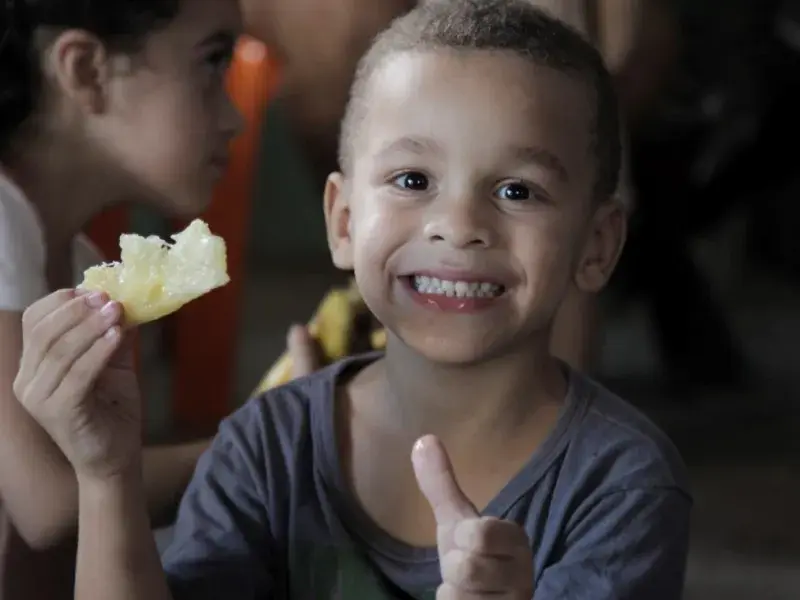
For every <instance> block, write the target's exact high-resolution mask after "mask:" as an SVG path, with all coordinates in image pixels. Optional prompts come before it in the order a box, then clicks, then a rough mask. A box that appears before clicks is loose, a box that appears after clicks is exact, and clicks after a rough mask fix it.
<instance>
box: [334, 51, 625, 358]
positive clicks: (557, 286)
mask: <svg viewBox="0 0 800 600" xmlns="http://www.w3.org/2000/svg"><path fill="white" fill-rule="evenodd" d="M366 94H367V97H366V98H365V101H366V106H367V108H366V109H365V114H364V118H363V121H361V122H360V123H359V124H358V125H357V131H356V132H355V133H354V136H353V142H352V143H353V147H352V151H353V172H352V173H351V174H349V176H348V178H347V179H346V180H343V179H342V178H341V177H340V176H338V175H334V176H332V177H331V179H330V181H329V184H328V187H327V190H326V215H327V220H328V229H329V239H330V242H331V247H332V251H333V256H334V261H335V262H336V264H337V265H338V266H339V267H342V268H349V267H353V268H354V270H355V274H356V279H357V281H358V284H359V288H360V290H361V292H362V294H363V296H364V299H365V300H366V302H367V304H368V306H369V307H370V309H371V310H372V311H373V312H374V313H375V315H376V316H377V318H378V319H379V320H380V321H381V322H382V323H384V324H385V325H386V326H387V327H389V329H390V330H391V331H393V332H394V333H395V334H396V335H398V336H399V337H400V338H401V339H403V340H404V342H405V343H407V344H409V345H410V346H411V347H413V348H415V349H416V350H418V351H419V352H421V353H422V354H423V355H425V356H427V357H428V358H430V359H432V360H435V361H441V362H446V363H470V362H474V361H477V360H482V359H486V358H489V357H491V356H494V355H497V354H499V353H502V352H503V351H505V350H506V349H507V348H509V347H513V346H515V345H516V344H518V343H520V342H524V341H527V342H528V343H529V342H530V340H531V339H532V338H531V336H532V335H534V334H542V333H544V334H545V335H539V336H538V338H537V339H540V340H542V343H543V344H546V338H547V335H546V334H547V333H548V328H549V325H550V322H551V320H552V318H553V316H554V314H555V311H556V309H557V308H558V306H559V304H560V303H561V300H562V298H563V297H564V295H565V292H566V291H567V287H568V286H569V285H571V284H575V285H577V286H578V287H579V288H581V289H584V290H585V291H596V290H598V289H600V288H601V287H602V286H603V284H604V283H605V280H606V278H607V276H608V274H609V273H610V271H611V269H612V268H613V265H614V262H615V261H616V258H617V254H618V252H619V248H620V246H621V240H622V234H623V230H624V225H622V224H621V223H622V219H621V214H620V213H619V211H617V210H613V209H610V205H609V204H605V205H603V206H602V207H600V208H595V206H594V204H593V203H592V201H591V197H592V190H593V184H594V181H595V158H594V156H593V154H592V151H591V137H590V136H591V133H592V130H593V103H592V100H591V96H590V94H588V93H587V88H586V86H585V85H584V84H582V83H581V82H580V81H577V80H575V79H572V78H570V77H568V76H566V75H564V74H562V73H559V72H557V71H554V70H551V69H547V68H544V67H536V66H533V65H532V64H531V63H530V62H529V61H526V60H525V59H523V58H520V57H517V56H515V55H512V54H508V53H491V52H461V53H455V52H426V53H404V54H398V55H395V56H393V57H390V58H389V59H388V60H387V61H386V62H385V63H384V64H383V65H382V66H381V67H379V68H378V70H377V71H376V72H375V73H374V75H373V76H372V77H371V79H370V81H369V83H368V89H367V91H366Z"/></svg>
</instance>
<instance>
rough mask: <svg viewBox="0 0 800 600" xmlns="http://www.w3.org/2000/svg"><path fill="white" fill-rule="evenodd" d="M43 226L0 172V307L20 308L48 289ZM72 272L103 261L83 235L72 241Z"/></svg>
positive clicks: (79, 275) (11, 309) (18, 309)
mask: <svg viewBox="0 0 800 600" xmlns="http://www.w3.org/2000/svg"><path fill="white" fill-rule="evenodd" d="M46 257H47V248H46V245H45V239H44V229H43V227H42V223H41V221H40V219H39V215H38V214H37V213H36V210H35V209H34V207H33V205H31V203H30V202H29V201H28V199H27V198H26V197H25V194H24V193H23V192H22V190H21V189H19V187H17V186H16V185H15V184H14V183H13V182H12V181H11V180H10V179H9V178H8V177H6V176H5V175H3V174H2V172H0V310H4V311H11V312H22V311H24V310H25V309H26V308H27V307H28V306H30V305H31V304H33V303H34V302H36V301H37V300H39V299H40V298H42V297H44V296H46V295H47V293H48V291H49V290H48V286H47V276H46V268H45V267H46V265H45V262H46ZM72 257H73V273H74V274H75V277H76V278H77V279H78V281H76V282H75V285H77V284H78V283H80V279H81V276H82V274H83V271H84V270H86V269H87V268H89V267H90V266H93V265H96V264H99V263H100V262H102V257H101V255H100V252H99V251H98V250H97V248H96V247H95V246H94V245H93V244H92V243H91V242H90V241H89V239H88V238H86V237H85V236H83V235H80V236H78V237H76V238H75V241H74V244H73V252H72Z"/></svg>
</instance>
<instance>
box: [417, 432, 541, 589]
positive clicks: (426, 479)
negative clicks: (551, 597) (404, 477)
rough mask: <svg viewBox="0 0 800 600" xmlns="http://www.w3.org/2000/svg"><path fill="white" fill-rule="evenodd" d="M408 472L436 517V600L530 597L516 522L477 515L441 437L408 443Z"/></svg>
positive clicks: (525, 545) (528, 560) (526, 546)
mask: <svg viewBox="0 0 800 600" xmlns="http://www.w3.org/2000/svg"><path fill="white" fill-rule="evenodd" d="M412 461H413V464H414V472H415V473H416V476H417V482H418V483H419V487H420V489H421V490H422V493H423V494H424V495H425V497H426V498H427V499H428V502H430V504H431V507H432V508H433V512H434V514H435V516H436V524H437V544H438V546H439V563H440V566H441V570H442V585H441V586H440V587H439V589H438V590H437V591H436V599H437V600H451V599H457V600H471V599H473V598H475V599H478V598H484V597H486V598H489V597H491V598H503V599H505V600H531V598H532V597H533V553H532V552H531V549H530V543H529V541H528V536H527V535H526V534H525V531H524V530H523V529H522V528H521V527H520V526H519V525H517V524H516V523H512V522H511V521H503V520H501V519H494V518H491V517H481V516H480V514H479V513H478V511H477V510H475V507H474V506H473V505H472V503H470V501H469V499H468V498H467V497H466V496H465V495H464V492H462V491H461V488H459V487H458V483H457V482H456V479H455V476H454V474H453V468H452V466H451V464H450V459H449V458H448V456H447V452H446V451H445V449H444V447H443V446H442V444H441V442H440V441H439V440H438V439H436V438H435V437H433V436H428V437H424V438H422V439H421V440H419V441H418V442H417V443H416V444H415V445H414V451H413V453H412Z"/></svg>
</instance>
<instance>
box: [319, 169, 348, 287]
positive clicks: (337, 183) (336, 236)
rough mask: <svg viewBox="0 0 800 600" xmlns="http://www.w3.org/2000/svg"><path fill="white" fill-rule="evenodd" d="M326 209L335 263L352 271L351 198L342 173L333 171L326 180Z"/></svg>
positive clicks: (329, 239)
mask: <svg viewBox="0 0 800 600" xmlns="http://www.w3.org/2000/svg"><path fill="white" fill-rule="evenodd" d="M324 210H325V226H326V228H327V231H328V247H329V248H330V250H331V258H333V264H334V265H336V267H337V268H339V269H343V270H346V271H350V270H352V269H353V243H352V236H351V224H350V215H351V212H350V198H349V196H348V194H347V186H346V184H345V181H344V177H343V176H342V174H341V173H332V174H331V175H329V176H328V180H327V181H326V182H325V195H324Z"/></svg>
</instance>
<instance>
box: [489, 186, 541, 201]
mask: <svg viewBox="0 0 800 600" xmlns="http://www.w3.org/2000/svg"><path fill="white" fill-rule="evenodd" d="M496 194H497V195H498V196H499V197H500V198H501V199H502V200H510V201H512V202H524V201H525V200H530V199H531V198H532V197H533V193H532V192H531V190H530V188H528V187H527V186H525V185H523V184H521V183H507V184H505V185H501V186H500V187H499V188H497V192H496Z"/></svg>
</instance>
